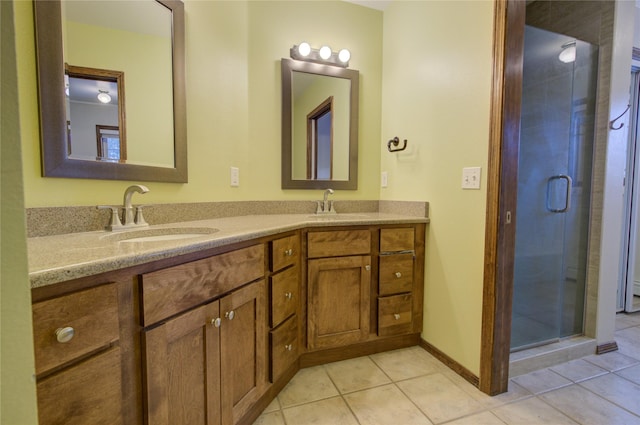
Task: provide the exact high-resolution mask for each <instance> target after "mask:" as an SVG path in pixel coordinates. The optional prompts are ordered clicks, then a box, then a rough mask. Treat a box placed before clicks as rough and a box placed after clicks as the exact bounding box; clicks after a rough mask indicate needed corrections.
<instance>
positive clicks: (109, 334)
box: [33, 283, 119, 374]
mask: <svg viewBox="0 0 640 425" xmlns="http://www.w3.org/2000/svg"><path fill="white" fill-rule="evenodd" d="M71 329H72V330H71ZM58 330H60V331H59V332H58ZM65 331H68V332H73V337H72V338H71V339H70V340H69V341H68V342H58V338H63V335H64V332H65ZM57 332H58V334H57ZM118 335H119V324H118V295H117V288H116V285H115V284H113V283H111V284H108V285H102V286H98V287H95V288H91V289H86V290H83V291H79V292H75V293H72V294H69V295H64V296H62V297H59V298H53V299H50V300H46V301H42V302H38V303H35V304H33V338H34V345H35V359H36V374H40V373H42V372H44V371H47V370H49V369H52V368H55V367H57V366H60V365H62V364H64V363H66V362H68V361H70V360H73V359H76V358H78V357H81V356H83V355H85V354H89V353H91V352H94V351H96V350H97V349H100V348H102V347H106V346H108V345H109V344H111V343H113V342H115V341H117V340H118Z"/></svg>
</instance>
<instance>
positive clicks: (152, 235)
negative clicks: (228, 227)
mask: <svg viewBox="0 0 640 425" xmlns="http://www.w3.org/2000/svg"><path fill="white" fill-rule="evenodd" d="M217 231H218V229H215V228H212V227H172V228H160V229H143V230H132V231H125V232H122V233H113V234H110V235H109V236H108V238H109V239H111V240H115V241H118V242H162V241H175V240H183V239H193V238H198V237H201V236H207V235H211V234H213V233H215V232H217Z"/></svg>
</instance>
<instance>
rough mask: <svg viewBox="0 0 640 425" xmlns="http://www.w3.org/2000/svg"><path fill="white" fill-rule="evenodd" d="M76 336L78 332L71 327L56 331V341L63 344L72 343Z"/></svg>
mask: <svg viewBox="0 0 640 425" xmlns="http://www.w3.org/2000/svg"><path fill="white" fill-rule="evenodd" d="M75 334H76V331H75V329H73V328H72V327H71V326H66V327H64V328H58V329H56V339H57V340H58V342H60V343H62V344H64V343H65V342H69V341H71V340H72V339H73V337H74V336H75Z"/></svg>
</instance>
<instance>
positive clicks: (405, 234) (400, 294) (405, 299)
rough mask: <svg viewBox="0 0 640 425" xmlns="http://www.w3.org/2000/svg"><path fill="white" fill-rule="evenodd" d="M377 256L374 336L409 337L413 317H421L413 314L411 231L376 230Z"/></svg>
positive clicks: (418, 313)
mask: <svg viewBox="0 0 640 425" xmlns="http://www.w3.org/2000/svg"><path fill="white" fill-rule="evenodd" d="M379 252H380V255H379V268H378V295H379V296H378V335H379V336H390V335H400V334H405V333H410V332H412V331H414V313H415V315H416V316H420V317H421V314H422V311H419V312H417V311H414V292H415V291H414V289H415V286H416V279H415V274H416V271H415V267H416V246H415V229H414V228H385V229H380V251H379ZM420 286H422V283H421V282H420ZM416 326H418V325H417V324H416Z"/></svg>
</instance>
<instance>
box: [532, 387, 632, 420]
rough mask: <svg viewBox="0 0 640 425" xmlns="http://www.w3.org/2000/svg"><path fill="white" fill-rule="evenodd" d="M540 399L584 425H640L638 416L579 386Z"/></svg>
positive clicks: (560, 390) (553, 392) (545, 395)
mask: <svg viewBox="0 0 640 425" xmlns="http://www.w3.org/2000/svg"><path fill="white" fill-rule="evenodd" d="M596 379H598V378H596ZM538 397H539V398H541V399H542V400H543V401H545V402H546V403H548V404H550V405H552V406H553V407H555V408H556V409H558V410H560V411H561V412H562V413H564V414H565V415H567V416H569V417H571V418H572V419H573V420H575V421H576V422H578V423H580V424H582V425H603V424H607V425H640V418H638V417H637V416H634V415H632V414H631V413H629V412H627V411H626V410H624V409H622V408H620V407H618V406H616V405H615V404H613V403H611V402H609V401H607V400H605V399H603V398H602V397H599V396H597V395H595V394H594V393H592V392H591V391H589V390H587V389H585V388H583V387H581V386H580V385H577V384H576V385H571V386H569V387H565V388H560V389H559V390H555V391H551V392H548V393H545V394H542V395H540V396H538Z"/></svg>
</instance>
